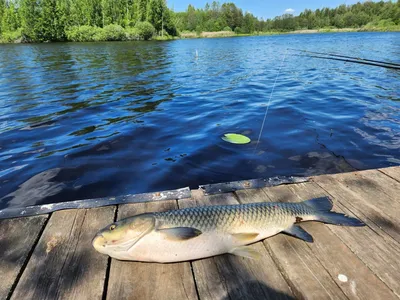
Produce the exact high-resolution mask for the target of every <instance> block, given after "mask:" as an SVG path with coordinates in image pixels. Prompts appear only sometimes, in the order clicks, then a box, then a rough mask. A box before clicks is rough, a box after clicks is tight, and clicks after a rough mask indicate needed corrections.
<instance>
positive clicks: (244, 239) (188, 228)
mask: <svg viewBox="0 0 400 300" xmlns="http://www.w3.org/2000/svg"><path fill="white" fill-rule="evenodd" d="M331 208H332V204H331V202H330V201H329V199H328V198H318V199H313V200H309V201H305V202H301V203H271V202H262V203H251V204H240V205H218V206H203V207H194V208H185V209H179V210H171V211H166V212H156V213H148V214H144V215H137V216H134V217H131V218H127V219H124V220H121V221H119V222H116V223H114V224H113V225H111V226H115V228H114V229H112V230H111V229H110V227H108V228H105V229H103V230H102V231H100V232H99V234H98V235H97V236H96V237H95V239H94V241H93V246H94V247H95V248H96V250H98V251H99V252H101V253H104V254H108V255H110V256H111V257H114V258H117V259H122V260H135V261H148V262H161V263H166V262H178V261H187V260H195V259H200V258H204V257H210V256H214V255H219V254H223V253H232V254H236V255H240V256H245V257H250V258H255V257H257V253H256V252H255V251H254V250H253V249H252V248H251V247H247V246H245V245H248V244H252V243H255V242H257V241H260V240H263V239H265V238H267V237H270V236H273V235H275V234H277V233H279V232H286V233H288V234H291V235H293V236H296V237H299V238H301V239H304V240H306V241H309V242H311V241H312V237H311V236H310V235H309V234H308V233H307V232H305V231H304V230H303V229H301V227H299V226H297V225H294V224H295V223H299V222H302V221H311V220H315V221H322V222H327V223H332V224H340V225H350V226H361V225H363V224H362V223H361V222H360V221H358V220H357V219H353V218H349V217H346V216H344V215H342V214H336V213H333V212H330V211H329V210H330V209H331ZM134 223H136V224H140V226H132V224H134ZM143 224H145V225H143ZM117 227H119V228H117ZM116 229H119V230H120V232H119V233H118V234H114V235H113V231H114V230H116ZM124 230H125V231H124ZM124 232H125V234H124ZM117 235H118V236H120V237H121V238H116V237H117ZM129 236H131V238H129Z"/></svg>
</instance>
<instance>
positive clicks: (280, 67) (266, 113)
mask: <svg viewBox="0 0 400 300" xmlns="http://www.w3.org/2000/svg"><path fill="white" fill-rule="evenodd" d="M287 50H288V49H286V50H285V55H284V56H283V59H282V62H281V65H280V66H279V69H278V74H276V78H275V82H274V85H273V86H272V90H271V94H270V95H269V100H268V104H267V109H266V110H265V114H264V120H263V122H262V124H261V128H260V134H259V135H258V139H257V144H256V148H255V149H254V150H256V149H257V147H258V144H259V143H260V139H261V134H262V132H263V130H264V125H265V120H266V119H267V115H268V110H269V105H270V103H271V99H272V95H273V93H274V90H275V86H276V82H277V80H278V77H279V74H280V73H281V69H282V66H283V63H284V62H285V59H286V53H287Z"/></svg>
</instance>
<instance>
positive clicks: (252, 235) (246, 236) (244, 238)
mask: <svg viewBox="0 0 400 300" xmlns="http://www.w3.org/2000/svg"><path fill="white" fill-rule="evenodd" d="M232 236H233V237H234V238H235V239H237V240H239V241H241V242H244V243H251V242H253V241H254V240H255V239H256V237H257V236H258V233H257V232H240V233H232Z"/></svg>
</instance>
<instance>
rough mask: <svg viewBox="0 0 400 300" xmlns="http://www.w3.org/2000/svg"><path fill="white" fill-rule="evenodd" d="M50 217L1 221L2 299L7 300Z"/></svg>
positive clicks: (0, 296) (0, 283)
mask: <svg viewBox="0 0 400 300" xmlns="http://www.w3.org/2000/svg"><path fill="white" fill-rule="evenodd" d="M47 218H48V215H44V216H40V217H32V218H19V219H11V220H1V221H0V274H1V280H0V299H6V298H7V296H8V295H9V293H10V291H11V288H12V286H13V284H14V282H15V281H16V279H17V277H18V274H20V272H21V269H22V268H23V266H24V264H25V263H26V260H27V259H28V258H29V253H30V251H31V249H32V247H34V244H35V242H36V241H37V239H38V238H39V234H40V232H41V231H42V228H43V226H44V224H45V222H46V220H47Z"/></svg>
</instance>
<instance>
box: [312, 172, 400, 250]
mask: <svg viewBox="0 0 400 300" xmlns="http://www.w3.org/2000/svg"><path fill="white" fill-rule="evenodd" d="M312 181H313V182H315V183H316V184H318V185H319V186H320V187H321V188H323V189H324V190H325V191H327V192H328V193H329V194H330V195H332V197H334V198H336V199H342V200H343V201H345V202H346V203H344V202H343V204H346V207H348V208H350V207H351V211H352V212H354V213H355V214H357V215H360V214H362V215H364V216H366V217H367V218H368V219H369V220H370V221H371V222H372V223H374V224H376V226H375V227H379V228H380V229H379V230H377V231H376V232H377V233H378V234H382V233H384V234H383V235H382V236H383V237H384V238H385V239H387V240H389V239H392V240H395V241H397V242H398V243H400V220H399V218H398V211H399V210H396V209H394V208H392V207H391V205H390V203H386V204H381V203H382V198H385V197H386V195H385V194H380V195H374V197H371V196H370V195H369V194H368V190H369V189H368V190H366V191H365V190H363V189H362V188H357V189H356V190H354V187H353V186H349V185H346V184H344V183H342V182H340V181H339V180H337V176H335V175H320V176H317V177H314V178H313V179H312ZM374 194H375V193H374ZM377 198H379V200H378V199H377ZM374 200H377V201H374ZM386 201H387V199H386ZM392 202H393V201H392ZM388 205H389V206H388ZM396 211H397V214H396ZM371 222H369V223H368V225H369V226H370V227H371V228H374V225H372V224H370V223H371Z"/></svg>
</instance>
